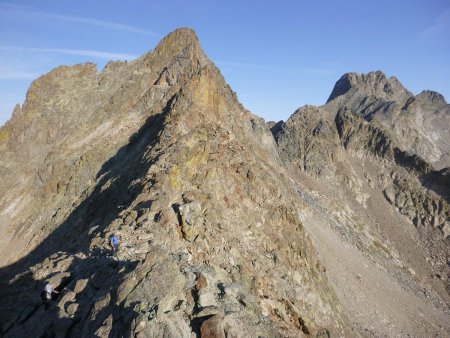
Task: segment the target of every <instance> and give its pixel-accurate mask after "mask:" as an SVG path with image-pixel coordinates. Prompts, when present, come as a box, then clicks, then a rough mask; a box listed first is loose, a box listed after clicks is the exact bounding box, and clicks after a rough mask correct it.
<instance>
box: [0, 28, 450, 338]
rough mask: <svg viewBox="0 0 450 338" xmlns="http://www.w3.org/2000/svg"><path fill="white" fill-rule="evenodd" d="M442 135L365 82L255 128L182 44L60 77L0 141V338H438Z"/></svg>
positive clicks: (435, 118)
mask: <svg viewBox="0 0 450 338" xmlns="http://www.w3.org/2000/svg"><path fill="white" fill-rule="evenodd" d="M411 117H413V118H411ZM446 119H448V105H447V104H446V103H445V100H443V98H442V97H441V96H440V95H439V94H437V93H434V92H424V93H422V94H419V95H417V96H415V97H414V96H413V95H412V94H411V93H410V92H408V91H407V90H406V89H404V88H403V86H402V85H401V84H400V83H399V82H398V80H396V79H395V78H389V79H387V78H386V77H385V76H384V74H382V73H381V72H375V73H369V74H367V75H358V74H346V75H344V76H343V77H342V78H341V80H339V81H338V83H337V84H336V86H335V88H334V90H333V93H332V94H331V96H330V99H329V101H328V103H327V104H326V105H324V106H322V107H314V106H305V107H302V108H299V109H298V110H297V111H296V112H295V113H294V114H293V115H292V116H291V117H290V118H289V119H288V120H287V121H286V122H283V121H280V122H279V123H276V124H275V123H270V124H266V123H265V122H264V121H263V120H262V119H261V118H258V117H257V116H255V115H253V114H251V113H250V112H248V111H247V110H246V109H245V108H244V107H243V106H242V105H241V104H240V103H239V102H238V100H237V98H236V95H235V93H234V92H233V91H232V90H231V88H230V87H229V86H228V85H227V84H226V82H225V80H224V79H223V77H222V75H221V74H220V71H219V70H218V69H217V68H216V67H215V65H214V64H213V63H212V62H211V61H209V60H208V58H207V57H206V55H205V53H204V52H203V50H202V49H201V47H200V45H199V43H198V40H197V37H196V36H195V33H194V32H193V31H191V30H189V29H178V30H176V31H175V32H173V33H171V34H169V35H168V36H167V37H165V38H164V39H163V40H162V41H161V42H160V43H159V45H158V46H157V47H156V48H155V49H154V50H153V51H150V52H149V53H147V54H145V55H143V56H142V57H140V58H138V59H136V60H134V61H132V62H129V63H126V62H111V63H109V64H108V65H107V66H106V67H105V69H103V70H102V71H101V72H99V71H97V69H96V67H95V65H93V64H83V65H76V66H72V67H66V66H61V67H58V68H56V69H54V70H53V71H51V72H50V73H49V74H46V75H44V76H42V77H41V78H39V79H37V80H36V81H34V82H33V84H32V85H31V87H30V89H29V91H28V93H27V98H26V101H25V103H24V104H23V106H17V107H16V109H15V110H14V114H13V117H12V119H11V120H10V121H9V122H8V123H7V124H6V125H5V126H3V127H2V128H1V129H0V172H1V174H2V178H3V179H2V180H0V191H2V194H1V196H0V253H1V255H0V257H1V258H0V266H1V267H0V298H1V299H2V302H1V303H0V330H1V331H0V335H1V336H5V337H31V336H37V337H81V336H82V337H91V336H95V337H123V336H124V337H160V336H164V337H259V336H263V337H303V336H308V337H309V336H312V337H335V336H338V337H354V336H365V337H405V336H414V337H425V336H439V337H444V336H447V335H450V324H449V323H450V320H449V319H450V311H449V306H450V280H449V274H450V249H449V248H450V245H449V243H450V242H449V241H450V236H449V233H450V223H449V219H450V208H449V205H448V201H449V194H450V187H449V171H448V168H446V167H445V164H446V161H447V159H446V156H447V155H446V154H448V152H449V149H450V147H449V146H448V142H447V141H448V140H447V139H446V137H447V136H448V135H447V134H448V131H446V129H445V124H443V123H445V122H446V121H447V120H446ZM441 127H442V128H441ZM269 128H270V130H269ZM396 128H397V129H396ZM439 128H441V129H439ZM430 132H431V134H430ZM446 133H447V134H446ZM412 136H413V137H414V139H412V138H411V137H412ZM425 155H428V157H427V156H425ZM113 233H114V234H116V235H117V236H118V237H119V239H120V250H119V253H118V255H117V256H116V257H112V256H111V248H110V247H109V244H108V238H109V236H110V235H111V234H113ZM47 282H51V283H53V284H54V285H55V286H56V288H57V290H58V291H59V294H57V295H55V297H54V300H53V301H52V302H51V303H50V304H48V305H46V304H45V303H44V302H43V301H42V300H41V299H40V293H41V290H42V289H43V287H44V285H45V284H46V283H47Z"/></svg>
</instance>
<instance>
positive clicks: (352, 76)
mask: <svg viewBox="0 0 450 338" xmlns="http://www.w3.org/2000/svg"><path fill="white" fill-rule="evenodd" d="M350 90H353V91H361V92H363V93H364V94H365V95H367V96H370V95H373V96H377V97H382V98H386V99H390V100H397V101H406V99H408V98H409V97H411V96H413V95H412V94H411V93H410V92H409V91H408V90H406V89H405V88H404V87H403V85H402V84H401V83H400V82H399V81H398V80H397V78H396V77H394V76H391V77H389V78H388V77H387V76H386V75H385V74H384V73H383V72H382V71H379V70H378V71H373V72H369V73H367V74H359V73H346V74H344V75H343V76H342V77H341V78H340V79H339V80H338V81H337V82H336V84H335V86H334V88H333V90H332V92H331V94H330V96H329V98H328V100H327V103H328V102H330V101H332V100H333V99H335V98H337V97H339V96H341V95H344V94H346V93H347V92H348V91H350Z"/></svg>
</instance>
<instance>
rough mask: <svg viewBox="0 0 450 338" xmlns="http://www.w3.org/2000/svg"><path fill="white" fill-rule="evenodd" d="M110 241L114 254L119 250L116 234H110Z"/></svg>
mask: <svg viewBox="0 0 450 338" xmlns="http://www.w3.org/2000/svg"><path fill="white" fill-rule="evenodd" d="M110 242H111V246H112V249H113V255H114V256H115V255H116V253H117V252H118V251H119V239H118V238H117V236H116V235H114V234H112V235H111V239H110Z"/></svg>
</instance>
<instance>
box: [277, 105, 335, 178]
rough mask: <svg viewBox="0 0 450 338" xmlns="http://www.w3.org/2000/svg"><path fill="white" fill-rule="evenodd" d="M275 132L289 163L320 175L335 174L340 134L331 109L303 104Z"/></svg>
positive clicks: (281, 151)
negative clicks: (326, 109)
mask: <svg viewBox="0 0 450 338" xmlns="http://www.w3.org/2000/svg"><path fill="white" fill-rule="evenodd" d="M272 132H273V133H274V137H275V140H276V141H277V144H278V147H279V149H280V156H281V158H282V159H283V160H284V161H285V163H289V164H292V165H294V166H295V167H298V168H299V169H300V170H303V171H306V172H308V173H310V174H312V175H315V176H318V177H324V178H330V177H332V176H333V172H334V165H333V162H334V161H335V160H336V159H337V158H338V156H339V147H338V145H339V135H338V133H337V131H336V127H335V126H334V123H333V120H332V119H331V116H330V114H329V113H328V112H327V111H325V110H322V109H320V108H317V107H314V106H304V107H301V108H299V109H298V110H296V111H295V113H294V114H293V115H292V116H291V117H290V118H289V119H288V120H287V121H286V122H285V123H283V124H282V125H280V124H279V126H273V127H272Z"/></svg>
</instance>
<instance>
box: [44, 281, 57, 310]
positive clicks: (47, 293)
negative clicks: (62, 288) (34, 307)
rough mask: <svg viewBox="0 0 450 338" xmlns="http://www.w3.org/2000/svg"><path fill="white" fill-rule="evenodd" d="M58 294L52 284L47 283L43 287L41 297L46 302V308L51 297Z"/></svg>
mask: <svg viewBox="0 0 450 338" xmlns="http://www.w3.org/2000/svg"><path fill="white" fill-rule="evenodd" d="M56 293H59V292H58V291H56V290H55V288H54V286H53V284H51V283H47V284H46V285H45V287H44V290H42V294H41V297H42V299H43V300H44V301H45V302H46V304H47V305H46V307H47V306H48V303H49V302H50V301H51V300H52V297H53V295H54V294H56Z"/></svg>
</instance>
